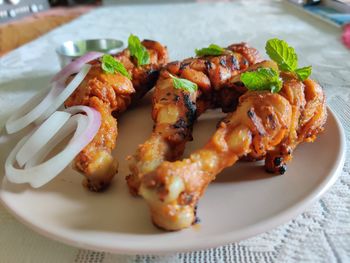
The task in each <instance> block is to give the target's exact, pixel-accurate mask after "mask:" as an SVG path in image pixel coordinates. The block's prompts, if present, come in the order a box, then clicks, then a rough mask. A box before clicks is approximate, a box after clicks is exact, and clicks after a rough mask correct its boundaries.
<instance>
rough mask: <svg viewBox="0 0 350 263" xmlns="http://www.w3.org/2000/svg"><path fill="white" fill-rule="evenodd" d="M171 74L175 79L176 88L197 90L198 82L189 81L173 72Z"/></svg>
mask: <svg viewBox="0 0 350 263" xmlns="http://www.w3.org/2000/svg"><path fill="white" fill-rule="evenodd" d="M169 75H170V77H171V78H172V80H173V85H174V88H175V89H182V90H185V91H188V92H195V91H197V89H198V86H197V84H196V83H193V82H192V81H189V80H187V79H182V78H178V77H176V76H174V75H172V74H169Z"/></svg>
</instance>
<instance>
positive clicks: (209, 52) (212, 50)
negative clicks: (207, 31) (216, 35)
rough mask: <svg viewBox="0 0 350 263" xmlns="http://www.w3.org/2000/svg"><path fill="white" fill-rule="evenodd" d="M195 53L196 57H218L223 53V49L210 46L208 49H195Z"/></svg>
mask: <svg viewBox="0 0 350 263" xmlns="http://www.w3.org/2000/svg"><path fill="white" fill-rule="evenodd" d="M195 52H196V55H197V56H219V55H222V54H223V53H224V52H225V49H223V48H222V47H220V46H218V45H215V44H211V45H209V47H205V48H201V49H196V50H195Z"/></svg>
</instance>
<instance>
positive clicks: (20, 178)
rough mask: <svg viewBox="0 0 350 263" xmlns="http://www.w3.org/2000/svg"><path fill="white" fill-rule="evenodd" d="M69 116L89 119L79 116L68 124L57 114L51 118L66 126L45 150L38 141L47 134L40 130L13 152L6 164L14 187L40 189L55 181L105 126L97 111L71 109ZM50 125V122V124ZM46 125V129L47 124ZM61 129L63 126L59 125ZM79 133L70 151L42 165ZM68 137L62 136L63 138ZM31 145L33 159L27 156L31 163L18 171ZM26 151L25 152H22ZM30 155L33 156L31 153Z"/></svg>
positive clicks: (80, 108) (71, 142)
mask: <svg viewBox="0 0 350 263" xmlns="http://www.w3.org/2000/svg"><path fill="white" fill-rule="evenodd" d="M67 112H69V113H71V114H76V113H79V112H85V113H86V114H87V115H83V114H76V115H74V116H73V117H71V118H70V119H69V120H68V121H66V120H64V118H62V116H60V114H54V115H52V117H51V118H50V120H51V121H52V119H53V120H55V118H56V120H57V121H61V122H65V124H64V125H63V126H62V127H61V128H60V129H58V130H57V133H56V135H55V136H54V137H53V138H52V140H50V141H49V142H48V143H47V144H46V145H45V146H43V145H42V144H41V143H40V142H37V144H35V141H34V139H31V138H38V139H40V136H39V135H40V133H43V132H45V131H44V130H41V129H40V128H39V129H37V130H36V131H34V132H33V133H32V134H30V135H28V136H26V137H24V138H23V139H22V140H21V141H20V142H19V143H18V144H17V145H16V146H15V148H14V149H13V150H12V152H11V153H10V155H9V156H8V158H7V160H6V162H5V172H6V177H7V179H8V180H9V181H10V182H13V183H29V184H30V185H31V186H32V187H34V188H37V187H40V186H42V185H44V184H46V183H48V182H49V181H50V180H52V179H53V178H55V177H56V176H57V175H58V174H59V173H60V172H61V171H62V170H63V169H64V168H65V167H66V166H67V165H68V164H69V163H70V162H71V161H72V160H73V159H74V157H75V156H76V155H77V154H78V153H79V152H80V151H81V150H82V149H83V148H84V147H85V146H86V145H88V144H89V143H90V142H91V141H92V140H93V138H94V136H95V135H96V133H97V132H98V129H99V127H100V125H101V116H100V114H99V112H97V111H96V110H94V109H92V108H90V107H86V106H75V107H71V108H68V109H67ZM47 121H48V120H47ZM47 121H45V122H44V123H43V125H45V123H46V122H47ZM58 126H59V125H58ZM73 131H75V133H74V135H73V138H72V139H71V140H70V141H69V143H68V144H67V145H66V147H65V148H64V149H63V150H62V151H61V152H59V153H57V154H56V155H55V156H53V157H52V158H50V159H49V160H47V161H45V162H43V163H40V164H39V162H41V161H42V160H44V159H45V157H46V156H47V155H48V154H49V153H50V152H51V150H52V149H53V148H54V147H55V146H56V145H57V144H58V143H59V142H61V140H62V139H64V137H66V136H67V135H68V134H69V133H70V132H73ZM61 134H62V135H64V136H60V135H61ZM58 139H60V140H58ZM30 141H31V146H32V147H33V152H35V153H36V154H34V156H33V157H28V156H26V155H25V154H24V156H23V157H22V158H23V159H22V161H23V160H28V161H27V162H26V164H29V165H26V164H25V165H24V168H23V167H22V168H16V167H15V165H16V156H17V155H18V153H19V152H21V150H22V149H23V146H24V145H26V143H27V142H30ZM22 151H23V150H22ZM29 154H30V153H29Z"/></svg>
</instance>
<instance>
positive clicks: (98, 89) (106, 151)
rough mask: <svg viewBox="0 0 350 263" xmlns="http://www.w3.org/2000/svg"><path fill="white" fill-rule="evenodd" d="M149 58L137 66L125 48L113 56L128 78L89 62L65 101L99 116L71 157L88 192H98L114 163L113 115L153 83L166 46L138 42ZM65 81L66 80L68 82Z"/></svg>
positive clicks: (114, 168)
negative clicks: (91, 132) (97, 126)
mask: <svg viewBox="0 0 350 263" xmlns="http://www.w3.org/2000/svg"><path fill="white" fill-rule="evenodd" d="M142 45H143V46H144V47H145V48H146V49H147V51H148V52H149V55H150V63H149V64H147V65H142V66H138V64H137V62H136V60H135V58H134V57H132V56H131V55H130V51H129V50H128V49H125V50H123V51H121V52H120V53H118V54H117V55H115V56H114V57H115V58H116V59H117V60H119V61H120V62H121V63H122V64H123V65H124V67H125V68H126V69H127V71H128V72H129V74H130V75H131V80H130V79H128V78H127V77H125V76H123V75H122V74H120V73H118V72H116V73H114V74H110V73H106V72H104V71H103V70H102V68H101V62H100V60H99V59H97V60H95V61H93V62H91V63H90V64H91V65H92V67H91V69H90V71H89V73H88V74H87V76H86V77H85V79H84V80H83V82H82V83H81V84H80V85H79V87H78V88H77V89H76V90H75V92H74V93H73V94H72V95H71V96H70V97H69V98H68V99H67V100H66V102H65V106H66V107H71V106H74V105H87V106H90V107H92V108H94V109H96V110H97V111H99V112H100V114H101V120H102V123H101V127H100V129H99V131H98V133H97V134H96V136H95V138H94V139H93V141H91V142H90V144H88V145H87V146H86V147H85V148H84V149H83V150H82V151H81V152H80V154H79V155H78V156H77V157H76V158H75V161H74V165H75V168H76V169H77V170H78V171H79V172H81V173H82V174H83V175H84V176H85V180H84V182H83V184H84V185H85V186H86V187H87V188H88V189H90V190H91V191H101V190H103V189H105V188H106V187H107V186H108V185H109V184H110V182H111V180H112V178H113V177H114V175H115V174H116V172H117V167H118V163H117V161H116V160H115V158H114V157H113V155H112V150H113V149H114V148H115V146H116V139H117V135H118V129H117V120H116V118H114V117H113V116H116V115H117V114H118V113H121V112H123V111H125V110H126V109H127V108H128V106H129V105H130V104H131V103H132V102H134V101H137V100H138V99H140V98H142V97H143V95H145V93H146V92H147V91H149V90H150V89H151V88H152V87H153V86H154V84H155V82H156V80H157V78H158V75H159V71H160V69H161V67H162V66H163V65H164V64H166V63H167V61H168V53H167V49H166V47H164V46H162V45H161V44H160V43H158V42H156V41H151V40H144V41H142ZM68 81H69V80H68Z"/></svg>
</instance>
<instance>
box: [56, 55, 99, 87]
mask: <svg viewBox="0 0 350 263" xmlns="http://www.w3.org/2000/svg"><path fill="white" fill-rule="evenodd" d="M102 56H103V53H101V52H95V51H92V52H88V53H86V54H85V55H84V56H81V57H79V58H77V59H75V60H73V61H72V62H71V63H69V64H68V65H67V66H65V67H64V68H63V69H62V70H61V71H60V72H58V73H57V74H56V75H55V76H54V77H53V78H52V82H55V81H59V80H62V79H63V80H65V79H66V78H68V77H69V76H70V75H72V74H75V73H78V72H79V71H80V69H81V68H82V66H83V65H84V64H86V63H88V62H90V61H92V60H94V59H96V58H99V57H102Z"/></svg>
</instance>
